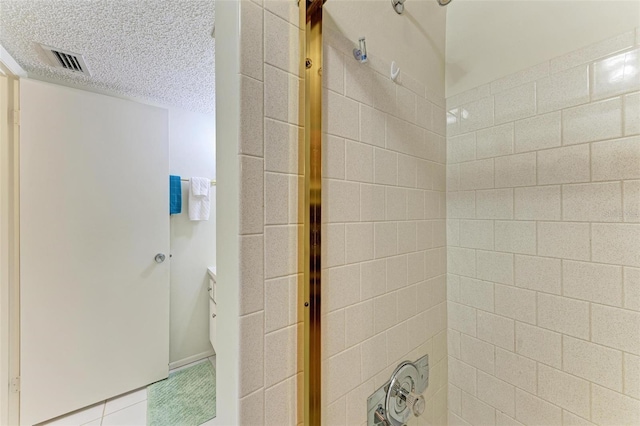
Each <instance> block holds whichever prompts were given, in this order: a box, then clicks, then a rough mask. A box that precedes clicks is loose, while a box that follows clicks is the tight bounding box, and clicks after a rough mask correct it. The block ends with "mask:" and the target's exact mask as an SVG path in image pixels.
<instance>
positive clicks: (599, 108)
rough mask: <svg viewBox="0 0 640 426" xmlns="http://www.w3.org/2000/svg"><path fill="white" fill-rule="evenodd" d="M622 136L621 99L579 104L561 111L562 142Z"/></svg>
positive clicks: (589, 140)
mask: <svg viewBox="0 0 640 426" xmlns="http://www.w3.org/2000/svg"><path fill="white" fill-rule="evenodd" d="M620 136H622V99H621V98H613V99H608V100H606V101H602V102H595V103H591V104H587V105H581V106H578V107H575V108H571V109H567V110H564V111H562V143H563V144H564V145H572V144H576V143H584V142H593V141H597V140H603V139H611V138H615V137H620Z"/></svg>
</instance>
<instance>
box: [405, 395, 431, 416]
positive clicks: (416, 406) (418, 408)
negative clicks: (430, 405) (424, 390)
mask: <svg viewBox="0 0 640 426" xmlns="http://www.w3.org/2000/svg"><path fill="white" fill-rule="evenodd" d="M426 405H427V404H426V403H425V401H424V396H422V395H417V394H415V393H413V392H411V393H410V394H409V396H408V397H407V406H409V407H411V412H413V415H414V416H416V417H419V416H421V415H422V413H424V408H425V407H426Z"/></svg>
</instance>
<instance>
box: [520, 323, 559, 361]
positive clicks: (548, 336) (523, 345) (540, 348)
mask: <svg viewBox="0 0 640 426" xmlns="http://www.w3.org/2000/svg"><path fill="white" fill-rule="evenodd" d="M516 352H517V353H518V354H520V355H524V356H526V357H528V358H531V359H535V360H536V361H539V362H542V363H544V364H547V365H550V366H552V367H556V368H561V367H562V336H561V335H560V334H559V333H554V332H553V331H549V330H545V329H543V328H540V327H535V326H533V325H528V324H524V323H521V322H516Z"/></svg>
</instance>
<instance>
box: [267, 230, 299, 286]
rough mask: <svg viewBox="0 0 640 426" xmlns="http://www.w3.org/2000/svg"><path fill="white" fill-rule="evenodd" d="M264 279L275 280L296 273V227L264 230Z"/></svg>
mask: <svg viewBox="0 0 640 426" xmlns="http://www.w3.org/2000/svg"><path fill="white" fill-rule="evenodd" d="M264 232H265V234H264V243H265V247H268V248H269V249H268V250H266V251H265V259H264V274H265V278H267V279H268V278H277V277H282V276H285V275H292V274H295V273H297V272H298V256H297V253H298V227H297V226H291V225H289V226H267V227H265V228H264Z"/></svg>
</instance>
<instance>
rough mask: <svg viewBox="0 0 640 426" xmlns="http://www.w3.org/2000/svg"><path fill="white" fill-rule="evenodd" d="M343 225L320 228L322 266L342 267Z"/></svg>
mask: <svg viewBox="0 0 640 426" xmlns="http://www.w3.org/2000/svg"><path fill="white" fill-rule="evenodd" d="M344 236H345V234H344V224H334V223H331V224H325V225H323V227H322V238H323V240H322V256H323V257H322V259H323V261H324V263H323V266H325V267H327V268H330V267H332V266H339V265H344V250H345V241H344Z"/></svg>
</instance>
